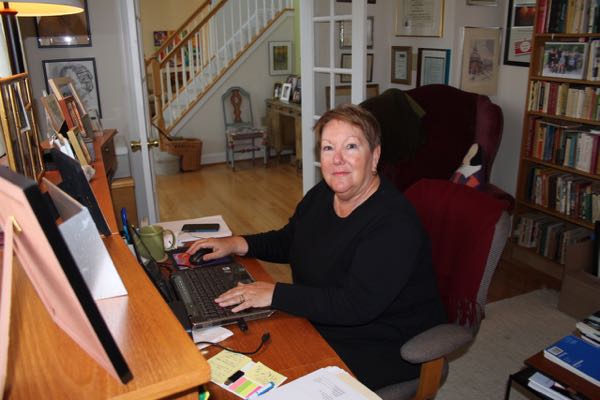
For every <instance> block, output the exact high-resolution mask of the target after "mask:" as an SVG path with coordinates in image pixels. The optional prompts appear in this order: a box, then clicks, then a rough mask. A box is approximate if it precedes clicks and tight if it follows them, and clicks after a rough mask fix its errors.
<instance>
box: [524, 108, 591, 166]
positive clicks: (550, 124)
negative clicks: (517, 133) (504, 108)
mask: <svg viewBox="0 0 600 400" xmlns="http://www.w3.org/2000/svg"><path fill="white" fill-rule="evenodd" d="M526 146H527V148H526V154H527V155H528V156H529V157H532V158H537V159H539V160H543V161H547V162H550V163H553V164H556V165H562V166H564V167H569V168H573V169H577V170H579V171H583V172H586V173H590V174H600V157H598V153H599V151H598V148H599V147H600V130H597V129H593V128H590V127H586V126H583V125H580V124H574V123H568V122H561V121H552V120H548V119H545V118H530V119H529V128H528V137H527V145H526Z"/></svg>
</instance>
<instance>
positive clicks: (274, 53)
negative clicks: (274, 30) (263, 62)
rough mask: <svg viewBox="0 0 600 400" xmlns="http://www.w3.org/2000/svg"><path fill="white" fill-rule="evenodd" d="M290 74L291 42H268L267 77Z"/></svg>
mask: <svg viewBox="0 0 600 400" xmlns="http://www.w3.org/2000/svg"><path fill="white" fill-rule="evenodd" d="M291 73H292V42H291V41H281V42H269V75H288V74H291Z"/></svg>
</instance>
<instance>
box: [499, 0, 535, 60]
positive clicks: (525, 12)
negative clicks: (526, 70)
mask: <svg viewBox="0 0 600 400" xmlns="http://www.w3.org/2000/svg"><path fill="white" fill-rule="evenodd" d="M535 9H536V5H535V0H509V2H508V19H507V20H506V38H505V40H504V64H505V65H517V66H522V67H528V66H529V62H530V60H531V52H532V50H533V25H534V23H535Z"/></svg>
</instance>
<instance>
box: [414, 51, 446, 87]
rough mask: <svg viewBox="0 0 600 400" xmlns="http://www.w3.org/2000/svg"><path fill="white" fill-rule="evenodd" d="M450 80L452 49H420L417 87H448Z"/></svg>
mask: <svg viewBox="0 0 600 400" xmlns="http://www.w3.org/2000/svg"><path fill="white" fill-rule="evenodd" d="M449 79H450V49H427V48H420V49H419V53H418V58H417V87H419V86H424V85H432V84H436V83H439V84H442V85H447V84H448V81H449Z"/></svg>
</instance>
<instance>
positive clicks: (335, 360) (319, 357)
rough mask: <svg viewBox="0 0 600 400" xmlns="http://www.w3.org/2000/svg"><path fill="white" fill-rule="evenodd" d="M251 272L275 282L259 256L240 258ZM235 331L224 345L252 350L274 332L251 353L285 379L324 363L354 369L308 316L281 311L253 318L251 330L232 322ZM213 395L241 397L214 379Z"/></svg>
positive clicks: (290, 379) (214, 349)
mask: <svg viewBox="0 0 600 400" xmlns="http://www.w3.org/2000/svg"><path fill="white" fill-rule="evenodd" d="M238 261H239V262H240V263H241V264H243V265H244V266H245V267H246V268H247V269H248V271H249V272H250V274H252V276H253V277H254V278H255V279H256V280H261V281H268V282H272V281H273V280H272V278H271V277H270V276H269V274H268V273H267V272H266V271H265V270H264V268H263V267H262V266H261V265H260V263H259V262H258V261H257V260H255V259H249V258H239V259H238ZM227 328H228V329H231V330H232V331H233V333H234V335H233V336H232V337H230V338H228V339H227V340H224V341H223V342H221V344H222V345H223V346H226V347H231V348H233V349H239V350H243V351H252V350H254V349H256V347H257V346H258V344H259V343H260V338H261V336H262V335H263V334H264V333H265V332H269V333H270V334H271V339H270V340H269V341H268V342H267V343H266V344H265V346H264V347H263V348H262V350H261V351H260V352H259V353H257V354H254V355H252V356H250V357H251V358H252V360H254V361H260V362H262V363H263V364H265V365H266V366H268V367H269V368H271V369H273V370H275V371H277V372H279V373H280V374H282V375H284V376H286V377H287V378H288V379H287V380H286V381H285V383H287V382H290V381H292V380H294V379H296V378H299V377H301V376H303V375H306V374H307V373H310V372H312V371H314V370H316V369H319V368H321V367H326V366H330V365H335V366H338V367H340V368H343V369H345V370H346V371H348V372H350V369H349V368H348V366H347V365H346V364H344V362H343V361H342V360H341V359H340V357H339V356H338V355H337V354H336V353H335V351H333V349H332V348H331V347H330V346H329V345H328V344H327V342H326V341H325V339H323V337H321V335H319V333H318V332H317V331H316V330H315V328H313V326H312V325H311V324H310V322H308V320H306V319H304V318H299V317H294V316H291V315H289V314H286V313H283V312H280V311H277V312H275V314H273V315H272V316H271V317H269V318H267V319H262V320H256V321H249V322H248V331H247V332H246V333H243V332H241V331H240V330H239V328H238V327H237V326H234V325H228V326H227ZM208 351H209V352H208V354H207V355H206V358H207V359H208V358H210V357H212V356H213V355H215V354H216V353H218V352H219V351H221V350H220V349H218V348H215V347H214V346H211V347H208ZM208 388H209V390H210V398H211V400H212V399H217V400H222V399H232V400H233V399H238V400H239V397H237V396H236V395H234V394H233V393H230V392H228V391H226V390H225V389H222V388H221V387H219V386H217V385H215V384H213V383H210V384H209V385H208Z"/></svg>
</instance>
